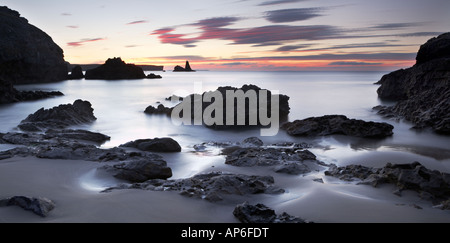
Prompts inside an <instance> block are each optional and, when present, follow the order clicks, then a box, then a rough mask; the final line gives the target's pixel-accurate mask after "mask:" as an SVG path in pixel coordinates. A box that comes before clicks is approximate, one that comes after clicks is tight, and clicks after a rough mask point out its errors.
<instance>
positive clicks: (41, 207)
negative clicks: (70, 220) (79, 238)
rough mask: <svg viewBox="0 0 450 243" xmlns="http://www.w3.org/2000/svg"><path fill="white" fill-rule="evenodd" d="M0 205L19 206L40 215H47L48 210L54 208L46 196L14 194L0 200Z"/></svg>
mask: <svg viewBox="0 0 450 243" xmlns="http://www.w3.org/2000/svg"><path fill="white" fill-rule="evenodd" d="M1 206H19V207H21V208H23V209H25V210H28V211H32V212H33V213H35V214H37V215H39V216H41V217H47V216H48V214H49V213H50V211H52V210H53V209H54V208H55V203H54V202H53V201H51V200H50V199H47V198H34V197H25V196H14V197H11V198H7V199H2V200H0V207H1Z"/></svg>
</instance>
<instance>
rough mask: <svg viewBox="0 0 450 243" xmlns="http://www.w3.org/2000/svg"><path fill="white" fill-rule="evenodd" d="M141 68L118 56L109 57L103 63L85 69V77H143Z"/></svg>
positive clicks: (113, 78) (105, 78)
mask: <svg viewBox="0 0 450 243" xmlns="http://www.w3.org/2000/svg"><path fill="white" fill-rule="evenodd" d="M144 78H145V74H144V71H143V70H142V68H140V67H138V66H136V65H134V64H126V63H125V62H124V61H122V59H121V58H120V57H117V58H109V59H108V60H106V62H105V64H103V65H101V66H99V67H97V68H94V69H89V70H87V71H86V75H85V79H103V80H120V79H144Z"/></svg>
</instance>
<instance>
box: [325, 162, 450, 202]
mask: <svg viewBox="0 0 450 243" xmlns="http://www.w3.org/2000/svg"><path fill="white" fill-rule="evenodd" d="M325 175H327V176H333V177H337V178H339V179H341V180H346V181H354V180H358V181H360V183H361V184H369V185H372V186H374V187H376V186H378V185H380V184H384V183H389V184H394V185H396V186H397V188H398V190H396V193H398V194H399V193H400V192H401V191H403V190H413V191H416V192H418V193H419V194H420V195H421V196H422V198H424V199H428V200H431V201H433V202H437V201H443V200H448V199H450V174H447V173H442V172H439V171H436V170H429V169H427V168H425V167H424V166H423V165H421V164H420V163H419V162H414V163H411V164H390V163H388V164H386V166H384V167H383V168H371V167H366V166H361V165H348V166H345V167H337V166H335V165H332V166H331V167H330V169H329V170H328V171H325Z"/></svg>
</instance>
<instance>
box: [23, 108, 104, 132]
mask: <svg viewBox="0 0 450 243" xmlns="http://www.w3.org/2000/svg"><path fill="white" fill-rule="evenodd" d="M93 111H94V109H92V105H91V103H89V101H82V100H76V101H75V102H74V103H73V104H66V105H60V106H57V107H53V108H51V109H44V108H41V109H40V110H38V111H36V112H35V113H34V114H31V115H29V116H28V117H27V118H26V119H25V120H23V121H22V122H21V123H20V124H19V126H18V127H19V128H20V129H21V130H23V131H30V132H34V131H42V130H45V129H47V128H55V129H56V128H57V129H63V128H66V127H68V126H71V125H80V124H85V123H90V122H93V121H95V120H96V119H97V118H96V117H95V116H94V113H93Z"/></svg>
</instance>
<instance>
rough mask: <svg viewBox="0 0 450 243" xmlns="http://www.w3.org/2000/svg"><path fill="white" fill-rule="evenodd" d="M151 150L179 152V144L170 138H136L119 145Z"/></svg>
mask: <svg viewBox="0 0 450 243" xmlns="http://www.w3.org/2000/svg"><path fill="white" fill-rule="evenodd" d="M120 147H131V148H137V149H139V150H142V151H151V152H181V146H180V144H178V142H177V141H175V140H173V139H172V138H154V139H138V140H135V141H132V142H128V143H125V144H122V145H120Z"/></svg>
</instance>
